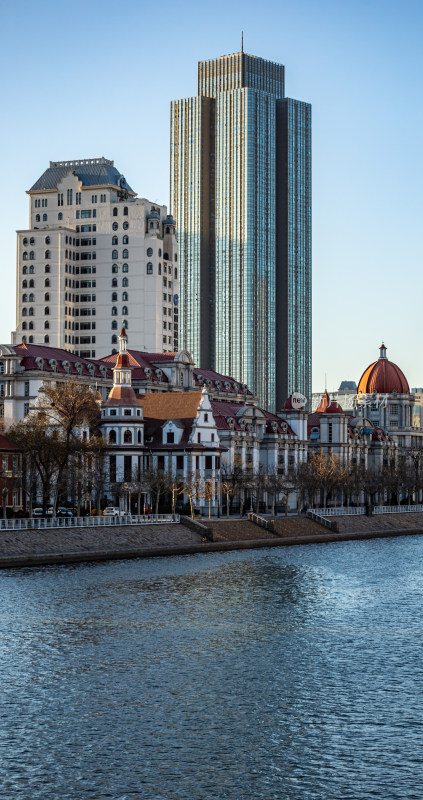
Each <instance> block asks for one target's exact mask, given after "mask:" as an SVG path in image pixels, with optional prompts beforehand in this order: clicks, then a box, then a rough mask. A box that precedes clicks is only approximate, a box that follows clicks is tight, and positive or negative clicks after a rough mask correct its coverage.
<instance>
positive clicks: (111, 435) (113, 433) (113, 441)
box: [109, 431, 116, 444]
mask: <svg viewBox="0 0 423 800" xmlns="http://www.w3.org/2000/svg"><path fill="white" fill-rule="evenodd" d="M109 444H116V431H110V433H109Z"/></svg>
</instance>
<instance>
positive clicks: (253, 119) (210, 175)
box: [171, 53, 311, 410]
mask: <svg viewBox="0 0 423 800" xmlns="http://www.w3.org/2000/svg"><path fill="white" fill-rule="evenodd" d="M310 130H311V120H310V106H308V105H307V104H306V103H300V102H299V101H292V100H289V99H284V67H283V66H282V65H279V64H273V63H271V62H269V61H265V60H263V59H260V58H256V57H254V56H248V55H247V54H245V53H237V54H235V55H231V56H224V57H223V58H220V59H213V60H211V61H205V62H200V63H199V65H198V96H197V97H193V98H189V99H186V100H178V101H174V102H173V103H172V106H171V212H172V214H173V215H174V217H175V218H176V223H177V231H178V242H179V259H180V295H181V316H180V342H181V346H182V347H184V348H186V349H188V350H190V351H191V353H192V355H193V357H194V360H195V361H196V363H198V364H199V365H200V366H201V367H202V368H204V369H206V368H212V369H215V370H218V371H219V372H220V373H222V374H227V375H230V376H231V377H233V378H235V379H236V380H237V381H239V382H240V383H245V384H247V385H248V386H249V387H250V388H251V389H252V390H253V391H254V392H255V393H256V394H257V396H258V398H259V401H260V403H261V404H262V405H263V406H264V407H267V408H269V409H271V410H275V409H278V410H279V409H280V408H281V407H282V406H283V403H284V401H285V399H286V397H287V396H288V394H290V393H291V392H292V391H300V392H302V393H304V394H305V395H306V396H309V395H310V393H311V386H310V360H311V356H310V344H311V342H310V331H311V308H310V303H311V290H310V286H311V149H310Z"/></svg>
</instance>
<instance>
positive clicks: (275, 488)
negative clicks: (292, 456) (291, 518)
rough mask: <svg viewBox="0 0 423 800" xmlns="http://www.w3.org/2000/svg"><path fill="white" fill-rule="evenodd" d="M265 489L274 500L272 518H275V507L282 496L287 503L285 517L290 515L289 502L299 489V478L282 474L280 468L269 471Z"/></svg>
mask: <svg viewBox="0 0 423 800" xmlns="http://www.w3.org/2000/svg"><path fill="white" fill-rule="evenodd" d="M265 477H266V480H265V488H266V492H267V493H268V494H269V495H270V497H271V498H272V516H275V506H276V503H277V500H278V497H280V495H282V496H283V498H284V502H285V516H287V515H288V501H289V497H290V495H291V494H293V493H294V492H295V491H296V489H297V476H296V474H295V473H291V474H285V473H280V472H279V469H278V467H274V468H273V469H269V470H268V472H267V473H266V476H265Z"/></svg>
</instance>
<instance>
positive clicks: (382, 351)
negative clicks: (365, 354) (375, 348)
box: [379, 342, 386, 358]
mask: <svg viewBox="0 0 423 800" xmlns="http://www.w3.org/2000/svg"><path fill="white" fill-rule="evenodd" d="M379 353H380V356H379V358H386V347H385V345H384V344H383V342H382V344H381V346H380V348H379Z"/></svg>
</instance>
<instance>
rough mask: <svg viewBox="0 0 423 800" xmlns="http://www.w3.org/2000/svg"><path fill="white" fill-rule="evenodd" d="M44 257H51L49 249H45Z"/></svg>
mask: <svg viewBox="0 0 423 800" xmlns="http://www.w3.org/2000/svg"><path fill="white" fill-rule="evenodd" d="M44 258H51V253H50V250H46V252H45V253H44Z"/></svg>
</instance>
